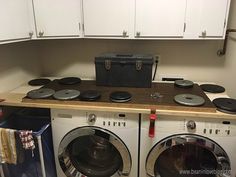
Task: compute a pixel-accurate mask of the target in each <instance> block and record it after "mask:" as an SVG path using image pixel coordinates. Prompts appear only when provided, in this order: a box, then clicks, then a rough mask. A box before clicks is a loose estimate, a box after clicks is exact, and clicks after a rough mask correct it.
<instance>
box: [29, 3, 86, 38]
mask: <svg viewBox="0 0 236 177" xmlns="http://www.w3.org/2000/svg"><path fill="white" fill-rule="evenodd" d="M33 2H34V12H35V21H36V31H37V37H68V36H71V37H78V36H80V34H81V32H80V31H81V30H80V27H81V1H80V0H70V1H67V0H33Z"/></svg>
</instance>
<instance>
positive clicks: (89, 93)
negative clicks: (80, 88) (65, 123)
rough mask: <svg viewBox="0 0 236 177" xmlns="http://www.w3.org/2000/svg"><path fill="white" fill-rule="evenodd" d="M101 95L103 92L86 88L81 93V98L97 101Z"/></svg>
mask: <svg viewBox="0 0 236 177" xmlns="http://www.w3.org/2000/svg"><path fill="white" fill-rule="evenodd" d="M100 97H101V94H100V93H99V92H98V91H96V90H86V91H84V92H82V93H81V94H80V97H79V98H80V100H82V101H95V100H98V99H99V98H100Z"/></svg>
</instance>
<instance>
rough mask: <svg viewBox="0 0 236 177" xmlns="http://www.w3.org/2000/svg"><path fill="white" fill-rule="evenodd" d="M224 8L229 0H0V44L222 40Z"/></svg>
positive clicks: (225, 13) (225, 15) (227, 10)
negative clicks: (57, 40) (62, 40)
mask: <svg viewBox="0 0 236 177" xmlns="http://www.w3.org/2000/svg"><path fill="white" fill-rule="evenodd" d="M229 6H230V0H70V1H67V0H0V25H1V28H0V42H1V43H4V42H6V41H7V42H8V41H15V40H29V39H31V37H32V35H33V39H35V38H51V39H54V38H80V37H85V38H120V39H121V38H123V39H126V38H128V39H223V38H224V34H225V31H226V25H227V19H228V13H229ZM32 21H34V22H32ZM34 23H35V25H34ZM35 33H36V35H35ZM35 36H36V37H35Z"/></svg>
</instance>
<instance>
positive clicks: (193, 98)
mask: <svg viewBox="0 0 236 177" xmlns="http://www.w3.org/2000/svg"><path fill="white" fill-rule="evenodd" d="M174 100H175V101H176V102H177V103H179V104H182V105H185V106H201V105H203V104H204V103H205V100H204V98H202V97H200V96H197V95H192V94H179V95H176V96H175V97H174Z"/></svg>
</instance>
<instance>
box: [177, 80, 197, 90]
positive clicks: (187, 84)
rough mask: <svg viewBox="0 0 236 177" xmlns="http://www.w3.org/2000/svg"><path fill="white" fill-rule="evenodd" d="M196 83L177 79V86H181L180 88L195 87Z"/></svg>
mask: <svg viewBox="0 0 236 177" xmlns="http://www.w3.org/2000/svg"><path fill="white" fill-rule="evenodd" d="M193 85H194V83H193V82H192V81H189V80H176V81H175V86H177V87H180V88H191V87H193Z"/></svg>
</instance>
